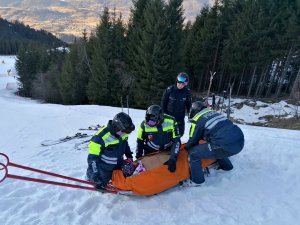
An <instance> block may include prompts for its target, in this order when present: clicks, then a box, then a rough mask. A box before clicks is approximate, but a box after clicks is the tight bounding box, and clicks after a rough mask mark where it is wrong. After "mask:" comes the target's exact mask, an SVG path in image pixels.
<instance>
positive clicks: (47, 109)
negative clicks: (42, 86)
mask: <svg viewBox="0 0 300 225" xmlns="http://www.w3.org/2000/svg"><path fill="white" fill-rule="evenodd" d="M1 61H2V60H1V57H0V63H1ZM12 62H13V61H12ZM0 73H1V74H3V73H2V72H1V71H0ZM7 82H15V79H14V78H13V76H4V75H3V76H0V152H2V153H5V154H7V155H8V156H9V157H10V161H11V162H13V163H17V164H21V165H25V166H30V167H34V168H38V169H42V170H47V171H51V172H54V173H59V174H63V175H66V176H72V177H75V178H79V179H84V176H85V172H86V167H87V162H86V158H87V151H86V150H76V149H74V145H75V144H76V143H78V142H80V141H83V140H74V141H69V142H66V143H62V144H58V145H54V146H48V147H43V146H41V142H42V141H44V140H48V139H50V140H51V139H53V140H55V139H59V138H64V137H66V136H68V135H69V136H70V135H74V134H75V133H77V132H79V129H80V128H87V127H88V126H90V125H96V124H100V125H105V124H106V123H107V121H108V120H109V119H111V118H112V117H113V116H114V115H115V114H116V113H118V112H120V111H121V108H115V107H107V106H96V105H86V106H63V105H56V104H42V103H39V102H38V101H34V100H31V99H26V98H21V97H18V96H15V95H14V90H7V89H6V88H5V87H6V84H7ZM144 113H145V111H143V110H135V109H130V115H131V117H132V118H133V121H134V123H135V125H136V126H138V125H139V124H140V122H141V121H142V120H143V117H144ZM240 127H241V128H242V130H243V132H244V134H245V140H246V142H245V147H244V149H243V151H242V152H241V153H240V154H239V155H237V156H234V157H232V158H231V159H232V162H233V165H234V170H232V171H230V172H224V171H211V176H210V177H207V178H206V182H205V184H204V185H202V186H201V187H193V188H182V189H180V188H173V189H170V190H168V191H165V192H163V193H161V194H159V195H155V196H152V197H137V196H133V197H130V196H120V195H114V194H101V193H98V192H92V191H86V190H79V189H72V188H65V187H59V186H51V185H45V184H38V183H32V182H25V181H18V180H13V179H6V180H5V181H4V182H2V183H0V196H1V200H0V212H1V213H0V224H1V225H12V224H13V225H33V224H34V225H37V224H38V225H54V224H59V225H61V224H63V225H68V224H70V225H77V224H78V225H79V224H80V225H89V224H93V225H98V224H99V225H100V224H101V225H114V224H136V225H138V224H143V225H152V224H153V225H158V224H166V225H172V224H176V225H177V224H178V225H181V224H194V225H199V224H207V225H220V224H223V225H233V224H247V225H258V224H262V225H282V224H286V225H294V224H298V221H300V215H299V211H300V173H299V168H300V167H299V166H300V151H299V146H300V131H292V130H284V129H272V128H263V127H252V126H245V125H241V126H240ZM188 130H189V124H187V127H186V134H185V136H184V137H183V138H182V141H187V139H188V134H187V133H188V132H187V131H188ZM80 132H85V133H88V134H92V133H93V131H80ZM136 136H137V133H136V131H134V132H133V133H132V134H131V135H130V136H129V144H130V146H131V148H132V150H133V151H135V143H136ZM9 173H11V174H18V175H23V176H31V177H36V178H41V179H47V178H48V177H47V176H45V175H37V174H35V173H33V172H26V171H22V170H20V169H14V168H10V167H9ZM1 176H3V170H0V180H1ZM51 180H55V181H60V182H61V181H63V180H61V179H55V178H54V179H53V178H51Z"/></svg>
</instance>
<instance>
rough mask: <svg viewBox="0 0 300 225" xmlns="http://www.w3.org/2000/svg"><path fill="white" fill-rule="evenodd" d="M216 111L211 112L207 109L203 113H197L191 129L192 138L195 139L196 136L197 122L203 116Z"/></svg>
mask: <svg viewBox="0 0 300 225" xmlns="http://www.w3.org/2000/svg"><path fill="white" fill-rule="evenodd" d="M212 111H214V110H210V109H205V110H204V111H203V112H201V113H200V112H199V113H197V114H196V115H195V116H194V117H193V119H192V126H191V129H190V135H189V136H190V138H191V137H193V135H194V132H195V128H196V122H197V121H198V120H199V119H200V117H201V116H203V115H204V114H206V113H208V112H212Z"/></svg>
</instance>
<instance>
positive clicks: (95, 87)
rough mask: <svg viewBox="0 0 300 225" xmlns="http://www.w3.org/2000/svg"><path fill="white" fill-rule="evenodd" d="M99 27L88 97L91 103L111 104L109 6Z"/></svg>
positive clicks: (94, 47)
mask: <svg viewBox="0 0 300 225" xmlns="http://www.w3.org/2000/svg"><path fill="white" fill-rule="evenodd" d="M100 20H101V23H100V25H99V26H98V27H97V31H96V37H95V42H94V46H93V53H92V65H91V69H92V74H91V77H90V80H89V84H88V90H87V93H88V98H89V102H90V103H94V104H109V102H110V98H109V97H110V93H109V86H108V85H109V75H110V74H109V72H110V67H111V65H110V63H111V60H110V59H111V49H110V46H111V44H110V43H111V40H110V29H111V22H110V16H109V11H108V8H105V9H104V11H103V14H102V16H101V18H100Z"/></svg>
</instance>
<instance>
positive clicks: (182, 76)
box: [176, 72, 189, 85]
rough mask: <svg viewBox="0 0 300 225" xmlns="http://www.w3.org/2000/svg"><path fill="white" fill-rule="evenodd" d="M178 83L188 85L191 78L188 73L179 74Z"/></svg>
mask: <svg viewBox="0 0 300 225" xmlns="http://www.w3.org/2000/svg"><path fill="white" fill-rule="evenodd" d="M176 82H177V83H182V84H185V85H188V83H189V76H188V75H187V74H186V73H184V72H181V73H179V74H178V75H177V78H176Z"/></svg>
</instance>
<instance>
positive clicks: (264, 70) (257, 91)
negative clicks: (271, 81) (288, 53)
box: [254, 64, 268, 98]
mask: <svg viewBox="0 0 300 225" xmlns="http://www.w3.org/2000/svg"><path fill="white" fill-rule="evenodd" d="M267 69H268V64H266V65H265V66H264V69H263V70H262V71H261V75H260V78H259V81H258V84H257V87H256V91H255V95H254V97H255V98H257V96H258V93H259V92H260V89H262V80H263V77H264V74H265V72H266V70H267Z"/></svg>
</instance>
